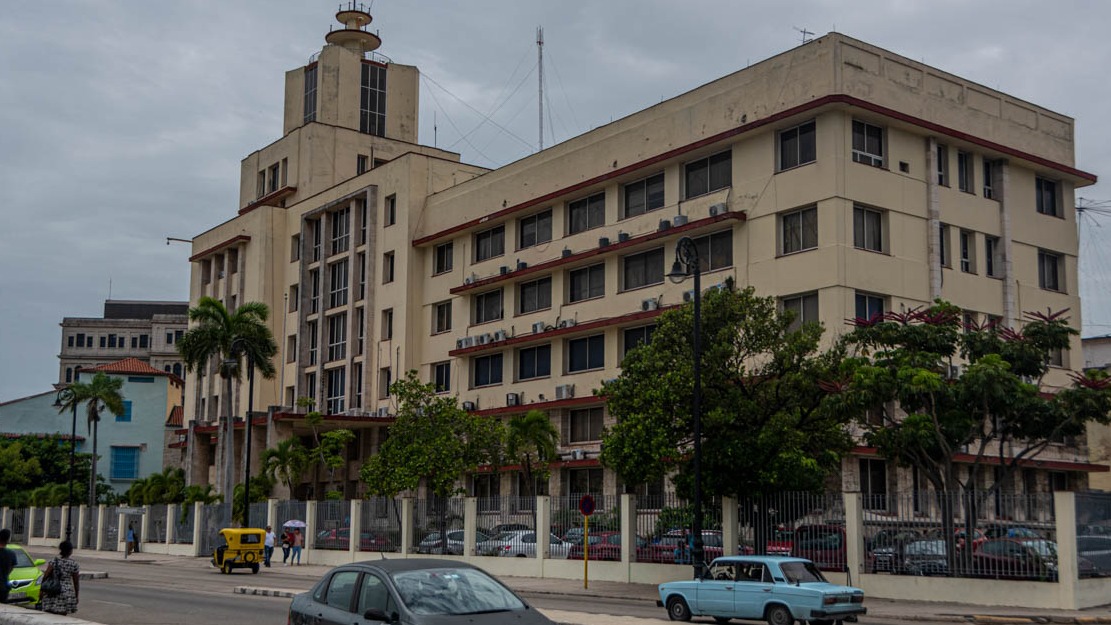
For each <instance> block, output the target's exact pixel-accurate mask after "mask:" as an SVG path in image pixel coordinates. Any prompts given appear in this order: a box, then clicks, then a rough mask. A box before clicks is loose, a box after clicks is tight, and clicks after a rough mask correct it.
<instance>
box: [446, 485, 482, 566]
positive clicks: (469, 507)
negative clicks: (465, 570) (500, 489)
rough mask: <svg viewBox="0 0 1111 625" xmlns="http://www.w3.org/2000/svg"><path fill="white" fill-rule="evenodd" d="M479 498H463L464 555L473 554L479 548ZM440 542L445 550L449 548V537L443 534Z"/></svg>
mask: <svg viewBox="0 0 1111 625" xmlns="http://www.w3.org/2000/svg"><path fill="white" fill-rule="evenodd" d="M476 532H478V499H477V498H475V497H464V498H463V555H465V556H473V555H475V551H476V550H477V548H478V547H477V545H478V540H477V533H476ZM440 543H441V545H442V546H443V548H444V550H445V551H446V549H447V537H446V536H441V537H440Z"/></svg>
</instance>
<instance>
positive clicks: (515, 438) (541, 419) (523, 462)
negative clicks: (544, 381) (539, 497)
mask: <svg viewBox="0 0 1111 625" xmlns="http://www.w3.org/2000/svg"><path fill="white" fill-rule="evenodd" d="M558 445H559V431H557V430H556V428H555V426H554V425H552V420H551V419H550V418H549V417H548V413H546V412H544V411H543V410H529V411H528V412H526V413H525V414H523V415H517V416H514V417H513V418H511V419H510V420H509V423H508V424H506V430H505V462H506V463H507V464H515V465H517V466H519V467H521V473H522V474H523V475H524V478H525V484H526V488H528V492H526V493H522V494H523V495H524V496H526V497H532V496H535V495H536V494H537V492H536V491H537V488H536V485H537V484H539V483H541V482H546V481H547V480H548V478H549V477H550V475H551V469H550V467H551V462H552V461H553V460H555V459H556V450H557V448H558Z"/></svg>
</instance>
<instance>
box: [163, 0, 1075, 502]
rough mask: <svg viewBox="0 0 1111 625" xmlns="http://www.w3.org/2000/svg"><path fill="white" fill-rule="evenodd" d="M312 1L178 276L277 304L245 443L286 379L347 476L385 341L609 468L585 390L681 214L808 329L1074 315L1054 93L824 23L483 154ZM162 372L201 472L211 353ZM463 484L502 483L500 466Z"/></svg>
mask: <svg viewBox="0 0 1111 625" xmlns="http://www.w3.org/2000/svg"><path fill="white" fill-rule="evenodd" d="M338 17H339V19H340V21H341V22H344V23H345V26H346V28H345V29H343V30H339V31H333V32H332V33H330V34H329V36H328V41H329V43H330V44H331V45H327V46H326V47H325V48H324V49H323V51H322V52H321V53H320V54H319V55H318V56H314V57H313V58H312V59H311V60H310V62H309V64H308V65H306V66H305V67H302V68H298V69H295V70H293V71H291V72H289V73H287V75H286V97H285V133H284V136H283V137H282V138H281V139H279V140H277V141H276V142H274V143H272V144H271V145H269V146H267V147H265V148H263V149H261V150H259V151H258V152H255V153H253V154H251V155H249V156H248V157H247V158H246V159H244V160H243V169H242V184H241V193H240V202H239V211H238V213H239V214H238V215H237V216H235V217H233V218H232V219H231V220H230V221H228V222H226V223H224V224H221V225H219V226H217V227H215V228H213V229H211V230H209V231H207V232H204V233H202V234H200V235H198V236H197V237H196V238H195V239H194V243H193V247H194V255H193V256H192V258H191V261H192V262H193V271H192V283H191V287H190V299H191V301H194V302H195V301H196V300H197V299H198V298H200V297H201V296H203V295H212V296H216V297H219V298H221V299H223V301H225V302H227V303H229V304H230V305H232V306H234V305H235V304H236V303H238V302H243V301H251V300H257V301H262V302H265V303H267V304H268V305H269V306H270V307H271V309H273V310H274V311H275V312H276V313H277V314H276V315H275V316H274V318H273V319H272V323H271V327H272V329H273V331H274V333H275V335H276V336H277V337H278V343H279V345H280V349H281V354H280V356H279V367H280V374H279V376H278V377H277V379H276V380H273V381H263V382H261V383H259V382H258V381H256V386H255V392H256V397H255V401H254V405H255V406H267V405H280V406H284V407H279V408H276V409H275V410H272V411H271V412H270V415H269V418H268V419H267V420H263V419H258V420H256V421H253V425H254V427H253V431H254V432H255V433H254V436H255V437H256V439H255V440H256V441H257V443H256V444H255V446H254V448H255V449H256V450H259V449H263V448H264V447H265V445H264V444H262V443H267V442H269V443H271V444H272V443H274V442H275V441H276V440H277V439H278V438H282V437H285V436H288V435H289V434H290V433H297V434H304V433H305V432H306V431H307V430H305V429H304V428H303V426H301V425H299V422H298V421H297V415H296V414H294V413H293V412H292V406H293V404H294V399H295V398H297V397H300V396H308V397H311V398H313V399H314V400H315V402H316V406H318V407H319V408H320V409H321V410H322V411H323V412H324V413H325V414H327V415H329V416H328V423H331V424H336V425H339V424H343V425H345V426H347V427H352V428H354V429H356V430H357V431H358V433H359V438H358V442H357V443H356V444H355V445H353V450H352V453H351V456H350V464H349V467H348V470H347V473H346V475H345V478H346V480H347V481H346V485H347V494H348V495H354V494H356V492H357V491H358V489H359V485H358V483H357V468H358V466H359V465H360V464H361V462H362V459H363V458H365V457H366V456H368V455H369V454H373V453H374V452H375V450H376V449H377V445H378V443H379V441H380V440H381V439H382V433H383V432H384V430H385V428H386V427H387V426H388V424H389V422H390V414H391V413H392V411H393V410H394V405H393V403H392V400H391V398H390V397H389V392H388V386H389V384H390V382H391V381H392V380H395V379H397V377H398V376H399V375H401V374H402V373H403V372H404V371H406V370H410V369H415V370H417V371H418V372H419V375H420V377H421V378H422V379H424V380H427V381H429V382H434V383H435V384H436V385H437V386H438V387H439V388H441V389H443V392H445V393H451V394H454V395H457V396H458V398H459V400H460V401H461V402H462V403H463V405H464V406H465V407H466V408H467V409H469V410H473V411H475V412H478V413H479V414H484V415H488V416H490V417H491V418H502V417H507V416H509V415H512V414H515V413H520V412H522V411H525V410H528V409H533V408H537V409H541V410H545V411H547V412H548V414H549V415H551V418H552V420H553V422H554V423H555V424H557V425H558V428H559V431H560V432H561V452H562V453H563V460H562V461H561V462H560V463H558V466H556V467H554V470H553V474H552V479H551V482H550V484H549V490H550V492H551V493H552V494H567V493H574V492H586V491H595V492H597V491H606V492H610V493H612V492H614V491H615V490H617V489H618V487H619V485H618V483H617V480H616V478H615V476H613V475H612V474H611V473H610V472H608V471H605V470H603V469H602V468H601V467H600V466H599V464H598V460H597V457H598V453H599V451H600V441H599V439H600V433H601V431H602V428H603V426H604V425H605V424H607V423H609V422H610V419H611V417H610V415H609V414H608V413H607V412H606V406H605V401H604V399H603V398H599V397H596V396H594V395H593V394H592V390H593V389H595V388H597V387H598V386H599V385H600V383H601V382H602V381H603V380H605V379H608V378H613V377H615V376H617V375H618V374H619V372H620V362H621V358H622V355H623V354H624V353H625V352H626V351H627V350H628V349H629V348H631V347H632V346H633V345H635V344H637V343H638V342H640V341H643V340H645V339H646V338H647V337H648V336H650V334H651V332H652V330H653V328H654V325H653V324H654V319H655V318H656V317H657V316H658V315H659V314H661V313H662V312H663V311H664V310H666V309H667V308H669V307H672V306H678V305H681V304H683V303H684V302H685V301H686V300H687V298H688V297H689V295H687V291H688V289H690V288H691V287H690V285H674V284H671V283H669V282H668V281H667V280H665V279H664V274H665V271H666V267H667V266H668V263H669V262H670V260H671V259H672V257H673V255H674V251H675V244H676V241H677V240H678V239H679V238H680V237H683V236H689V237H693V238H694V239H695V240H696V242H697V243H698V245H699V247H700V249H701V250H702V252H703V256H704V258H705V260H704V261H703V262H704V272H705V273H704V284H705V285H714V284H717V283H720V282H723V281H725V280H726V279H727V278H732V279H734V280H735V281H736V282H737V283H738V284H739V285H741V286H746V285H752V286H753V287H755V289H756V290H757V292H758V293H760V294H763V295H771V296H775V297H777V298H779V300H780V301H781V302H782V305H783V306H784V307H789V308H793V309H795V310H798V311H799V312H800V314H801V316H802V319H804V320H806V321H811V320H815V321H821V322H823V323H824V324H825V327H826V328H827V330H828V332H829V334H830V335H831V336H832V335H834V334H836V333H839V332H842V331H844V330H845V328H846V326H845V323H844V319H845V318H847V317H854V316H858V315H860V316H868V315H870V314H871V313H873V312H876V311H887V310H900V309H905V308H910V307H915V306H921V305H923V304H926V303H928V302H930V301H932V300H933V299H934V298H936V297H943V298H945V299H948V300H950V301H952V302H954V303H955V304H957V305H959V306H961V307H963V308H965V309H966V310H967V311H968V312H967V316H968V317H969V318H970V319H972V318H976V319H981V320H986V319H988V318H998V319H1001V320H1002V321H1003V323H1005V324H1007V325H1015V326H1017V325H1019V324H1021V323H1022V315H1021V313H1022V311H1024V310H1031V309H1039V310H1044V309H1046V308H1052V309H1054V310H1058V309H1062V308H1069V309H1071V310H1072V311H1074V313H1073V323H1075V324H1076V325H1077V327H1079V322H1080V320H1079V318H1078V312H1079V310H1080V306H1079V297H1078V291H1077V233H1076V227H1075V226H1076V223H1075V219H1076V214H1075V211H1074V207H1073V190H1074V189H1075V188H1076V187H1080V186H1084V185H1089V184H1092V183H1093V182H1094V181H1095V176H1093V175H1092V174H1089V173H1085V172H1083V171H1080V170H1078V169H1076V168H1075V167H1074V160H1073V159H1074V137H1073V129H1074V126H1073V121H1072V120H1071V119H1070V118H1068V117H1066V116H1064V115H1060V114H1058V113H1054V112H1052V111H1049V110H1046V109H1044V108H1042V107H1039V106H1037V105H1035V104H1032V103H1029V102H1025V101H1022V100H1020V99H1018V98H1015V97H1012V96H1010V95H1007V94H1005V93H1001V92H999V91H996V90H993V89H990V88H987V87H984V86H982V85H979V84H976V83H973V82H970V81H968V80H965V79H962V78H960V77H958V76H954V75H952V74H948V73H946V72H944V71H941V70H939V69H936V68H933V67H929V66H927V65H924V64H922V63H919V62H916V61H913V60H911V59H908V58H904V57H901V56H898V55H896V54H893V53H891V52H888V51H886V50H882V49H880V48H877V47H875V46H871V45H869V44H867V43H864V42H861V41H857V40H854V39H851V38H849V37H846V36H844V35H840V34H837V33H831V34H829V35H827V36H824V37H821V38H818V39H816V40H814V41H812V42H810V43H807V44H804V45H802V46H800V47H798V48H795V49H792V50H790V51H787V52H784V53H783V54H780V55H778V56H775V57H773V58H771V59H768V60H766V61H763V62H761V63H757V64H755V65H752V66H750V67H748V68H746V69H744V70H741V71H738V72H736V73H733V74H730V75H728V76H724V77H722V78H720V79H718V80H715V81H713V82H711V83H708V84H706V85H703V86H701V87H698V88H697V89H694V90H692V91H690V92H687V93H684V94H682V95H679V96H676V97H674V98H671V99H670V100H666V101H664V102H662V103H660V104H658V105H655V106H652V107H650V108H647V109H645V110H643V111H640V112H637V113H634V114H632V115H629V116H628V117H625V118H623V119H620V120H617V121H615V122H612V123H610V124H608V125H605V126H602V127H600V128H597V129H595V130H592V131H591V132H588V133H586V134H583V135H581V136H578V137H575V138H573V139H570V140H568V141H565V142H563V143H561V144H558V145H555V146H553V147H551V148H548V149H545V150H543V151H542V152H539V153H537V154H534V155H532V156H529V157H527V158H524V159H521V160H519V161H517V162H514V163H511V164H509V165H507V166H505V167H501V168H499V169H496V170H485V169H482V168H479V167H474V166H470V165H466V164H463V163H460V162H459V160H458V155H456V154H453V153H448V152H444V151H442V150H436V149H434V148H429V147H426V146H420V145H417V144H415V143H414V142H415V140H416V114H417V107H416V101H417V90H416V84H417V70H416V68H413V67H408V66H403V65H399V64H397V63H393V62H390V61H388V60H387V59H385V58H383V57H381V56H378V55H377V54H376V53H374V52H373V50H374V49H375V48H377V46H378V44H379V43H380V41H379V39H378V38H377V36H375V35H372V34H370V33H368V32H366V31H364V30H361V28H362V27H363V25H364V24H365V23H366V22H368V21H369V19H370V18H369V15H366V14H365V13H361V12H359V11H342V12H341V13H340V14H339V15H338ZM1079 347H1080V344H1079V340H1077V341H1076V344H1075V346H1074V349H1072V350H1069V351H1065V352H1063V353H1061V354H1059V356H1058V358H1057V360H1056V363H1055V368H1054V369H1053V371H1052V372H1051V374H1050V375H1049V376H1047V382H1048V384H1049V385H1051V386H1053V385H1060V384H1063V383H1065V382H1066V381H1067V377H1066V374H1067V373H1068V372H1069V370H1072V369H1077V368H1079V367H1080V364H1081V361H1080V358H1079ZM210 373H211V372H210ZM238 388H239V391H237V392H241V391H242V390H244V387H242V386H240V387H238ZM186 397H187V400H186V413H187V423H188V424H189V428H188V432H189V434H190V438H189V445H190V450H189V452H190V453H189V457H190V458H191V459H192V462H193V465H192V468H191V479H193V480H194V481H197V480H206V479H209V478H210V477H211V475H210V473H211V472H213V471H215V470H216V468H215V467H213V466H212V464H213V463H212V458H213V453H212V450H213V444H212V443H211V441H210V439H209V437H210V435H213V434H215V432H216V429H217V426H216V425H215V424H213V423H212V421H213V419H215V418H216V417H218V416H226V415H227V414H228V411H227V410H226V408H225V406H227V405H228V402H227V400H226V398H224V397H222V385H221V384H220V380H219V379H218V377H217V376H214V375H206V376H204V377H200V376H193V377H191V378H190V379H189V381H188V383H187V393H186ZM235 401H236V402H238V403H234V402H233V403H232V404H231V408H232V411H231V414H242V412H243V410H244V405H243V403H244V402H243V400H241V399H237V400H235ZM264 423H265V424H266V427H262V426H263V424H264ZM182 431H183V433H184V432H185V430H184V429H183V430H182ZM1082 451H1083V450H1078V448H1077V447H1075V446H1068V447H1065V446H1060V445H1058V446H1053V448H1052V449H1051V450H1049V451H1047V452H1045V453H1044V454H1043V455H1042V456H1041V457H1040V459H1039V460H1040V461H1041V462H1040V463H1039V466H1038V467H1034V465H1030V468H1029V470H1028V471H1027V472H1026V473H1025V474H1024V477H1023V478H1022V479H1021V480H1020V482H1021V484H1018V485H1016V487H1015V488H1016V489H1018V490H1022V489H1023V488H1025V489H1027V490H1042V491H1044V490H1049V489H1050V488H1053V487H1057V488H1059V487H1062V486H1065V485H1083V484H1085V483H1086V482H1087V475H1086V472H1087V471H1089V470H1093V469H1095V468H1096V467H1093V466H1092V465H1090V464H1088V463H1087V462H1086V458H1085V455H1084V453H1082ZM844 469H845V470H844V472H843V484H844V487H845V488H846V489H850V490H856V489H860V490H863V491H865V492H871V493H883V492H887V491H888V490H892V491H894V490H896V489H906V488H912V487H914V484H912V483H911V480H912V478H911V476H910V475H909V472H896V471H894V470H892V469H890V468H889V467H888V466H887V465H886V464H885V463H884V462H883V461H882V460H881V459H879V458H878V456H876V455H875V454H874V451H873V450H869V449H867V448H864V447H861V448H859V449H858V450H857V453H856V454H855V455H854V456H853V458H851V459H850V460H847V461H846V463H845V466H844ZM1051 471H1053V472H1055V473H1052V475H1051ZM904 473H906V474H904ZM214 483H219V482H218V481H217V482H214ZM467 487H468V489H470V491H471V492H472V493H475V494H479V495H489V494H495V493H500V494H502V495H510V494H515V492H516V490H517V489H516V479H515V476H514V475H508V474H506V475H490V474H487V475H483V476H475V477H473V478H468V484H467ZM659 488H661V486H660V485H656V486H655V488H654V489H652V490H658V489H659Z"/></svg>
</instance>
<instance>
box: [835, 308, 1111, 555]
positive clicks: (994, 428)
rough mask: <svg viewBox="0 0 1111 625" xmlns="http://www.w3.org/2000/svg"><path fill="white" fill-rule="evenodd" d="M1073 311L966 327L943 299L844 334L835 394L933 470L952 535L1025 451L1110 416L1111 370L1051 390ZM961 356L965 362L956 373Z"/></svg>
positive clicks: (896, 455)
mask: <svg viewBox="0 0 1111 625" xmlns="http://www.w3.org/2000/svg"><path fill="white" fill-rule="evenodd" d="M1065 312H1067V311H1060V312H1058V313H1051V314H1043V313H1027V314H1026V324H1025V325H1024V326H1023V327H1022V328H1021V329H1012V328H1001V327H997V326H996V325H995V324H986V325H970V326H967V327H965V326H964V325H963V324H962V323H961V310H960V309H959V308H957V307H956V306H953V305H952V304H950V303H948V302H944V301H940V300H939V301H937V302H935V303H934V305H932V306H930V307H929V308H926V309H916V310H912V311H910V312H907V313H889V314H887V315H886V316H884V317H882V318H881V317H875V318H872V319H856V320H854V321H853V324H854V326H855V328H854V329H853V331H852V332H851V333H850V334H848V335H847V336H846V337H845V340H846V343H847V345H849V346H850V347H851V348H853V349H854V350H856V352H857V354H858V355H857V356H855V357H853V358H850V359H848V360H847V362H846V368H845V370H844V372H843V373H842V374H841V375H840V376H839V377H836V378H830V379H828V380H827V381H826V382H825V388H826V390H827V391H828V392H829V393H830V396H831V401H830V402H828V403H827V406H828V407H830V409H831V410H832V411H834V412H839V413H840V414H842V415H847V416H849V417H852V418H855V419H857V420H858V421H859V424H860V426H861V427H862V428H864V430H865V432H866V433H865V440H866V441H867V442H868V443H869V444H870V445H872V446H874V447H875V448H876V449H877V450H878V451H879V453H880V454H881V455H882V456H883V457H884V458H887V459H888V460H890V461H892V462H893V463H895V464H896V465H901V466H908V467H915V468H917V469H918V471H919V475H921V476H922V477H924V478H925V479H926V480H927V481H929V482H930V484H931V485H932V486H933V487H934V489H935V490H936V491H937V493H938V498H939V502H938V503H939V507H940V510H941V514H940V516H941V518H942V522H943V525H944V526H945V531H944V532H943V536H947V537H951V536H953V531H951V530H952V529H953V528H952V526H953V520H952V519H953V518H954V515H955V513H956V512H957V510H956V507H957V506H958V505H961V503H962V502H963V508H964V520H965V526H966V529H967V530H971V529H972V527H974V525H975V522H976V518H977V514H976V511H977V508H978V507H979V506H980V505H981V504H982V503H983V501H984V499H985V498H986V497H989V496H991V495H992V494H993V493H995V492H996V491H998V490H999V488H1000V487H1001V486H1002V485H1003V484H1005V483H1007V482H1008V481H1009V480H1011V479H1012V478H1013V474H1014V473H1015V471H1016V470H1017V468H1018V467H1019V465H1020V464H1021V463H1023V462H1024V461H1028V460H1030V459H1032V458H1035V457H1037V456H1038V454H1039V453H1041V452H1042V451H1043V450H1044V449H1045V448H1046V447H1047V446H1048V445H1049V443H1050V442H1051V441H1053V440H1058V439H1060V438H1061V437H1065V436H1078V435H1081V434H1083V433H1084V431H1085V427H1086V425H1087V424H1088V423H1090V422H1096V423H1108V421H1109V419H1111V380H1108V379H1107V377H1106V375H1105V374H1103V373H1101V372H1092V373H1088V374H1085V375H1081V374H1073V375H1072V380H1073V383H1072V385H1071V386H1070V387H1069V388H1064V389H1061V390H1058V391H1057V392H1054V393H1048V394H1047V393H1045V392H1043V389H1042V379H1043V377H1044V376H1045V374H1046V372H1047V371H1048V369H1049V362H1050V356H1051V354H1052V353H1053V352H1055V351H1056V350H1062V349H1067V348H1068V346H1069V340H1070V338H1071V337H1072V336H1075V335H1076V334H1077V332H1076V330H1074V329H1073V328H1072V327H1071V326H1069V323H1068V319H1067V318H1066V317H1065V316H1064V314H1065ZM957 357H960V358H961V359H963V360H964V361H965V362H966V363H967V364H966V365H965V366H964V368H963V371H961V372H960V374H959V375H954V370H953V369H951V365H952V361H953V359H954V358H957ZM866 411H868V414H870V415H872V418H871V419H866V418H864V415H865V412H866ZM965 449H968V450H969V453H971V455H972V457H973V458H972V461H971V463H968V462H962V463H961V464H962V465H964V466H966V467H967V470H966V471H965V472H964V473H963V474H962V472H960V471H958V470H957V463H956V456H957V454H959V453H964V451H963V450H965ZM1004 450H1006V451H1007V453H1003V452H1004ZM988 467H991V470H988ZM984 483H987V484H989V486H988V488H986V489H984V488H983V487H982V484H984ZM955 551H956V550H954V549H950V550H949V553H950V554H951V557H952V554H954V552H955ZM966 551H967V550H966ZM954 570H955V569H954Z"/></svg>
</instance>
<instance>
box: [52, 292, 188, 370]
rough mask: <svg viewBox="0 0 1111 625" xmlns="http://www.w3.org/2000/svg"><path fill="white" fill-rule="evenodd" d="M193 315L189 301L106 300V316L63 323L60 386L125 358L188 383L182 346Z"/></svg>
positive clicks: (69, 319) (65, 319)
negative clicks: (179, 349) (80, 373)
mask: <svg viewBox="0 0 1111 625" xmlns="http://www.w3.org/2000/svg"><path fill="white" fill-rule="evenodd" d="M188 314H189V304H188V302H154V301H129V300H106V301H105V302H104V317H90V318H85V317H66V318H64V319H62V323H61V326H62V350H61V353H59V355H58V359H59V361H60V362H59V364H58V383H59V384H68V383H70V382H72V381H73V376H74V373H75V372H76V371H77V369H78V368H84V369H90V368H92V367H96V366H98V365H103V364H106V363H109V362H116V361H118V360H120V359H123V358H136V359H138V360H141V361H143V362H145V363H148V364H150V366H152V367H154V368H155V369H158V370H161V371H164V372H166V373H172V374H174V375H176V376H177V377H179V378H183V377H184V375H185V370H184V365H183V364H182V361H181V356H180V355H178V353H177V342H178V341H179V340H181V337H182V335H183V334H185V329H186V327H187V326H188V325H189V316H188Z"/></svg>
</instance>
